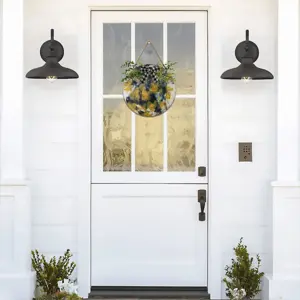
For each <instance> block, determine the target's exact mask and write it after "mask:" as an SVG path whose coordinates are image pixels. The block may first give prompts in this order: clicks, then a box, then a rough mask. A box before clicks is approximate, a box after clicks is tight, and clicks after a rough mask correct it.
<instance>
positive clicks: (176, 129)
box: [168, 99, 195, 172]
mask: <svg viewBox="0 0 300 300" xmlns="http://www.w3.org/2000/svg"><path fill="white" fill-rule="evenodd" d="M168 171H177V172H178V171H181V172H182V171H195V99H176V100H175V102H174V104H173V106H172V107H171V109H170V110H169V112H168Z"/></svg>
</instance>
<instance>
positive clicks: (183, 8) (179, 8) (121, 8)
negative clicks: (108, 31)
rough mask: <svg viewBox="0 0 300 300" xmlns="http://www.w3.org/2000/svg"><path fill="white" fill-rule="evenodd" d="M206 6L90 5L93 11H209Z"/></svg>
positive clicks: (208, 6)
mask: <svg viewBox="0 0 300 300" xmlns="http://www.w3.org/2000/svg"><path fill="white" fill-rule="evenodd" d="M209 8H210V5H205V6H89V9H90V10H91V11H207V10H208V9H209Z"/></svg>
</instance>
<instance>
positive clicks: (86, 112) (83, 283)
mask: <svg viewBox="0 0 300 300" xmlns="http://www.w3.org/2000/svg"><path fill="white" fill-rule="evenodd" d="M95 2H97V1H94V4H93V5H92V6H88V8H87V7H86V6H85V8H84V9H85V13H84V14H83V16H82V18H81V19H80V20H79V22H78V23H79V24H78V25H79V26H78V29H79V30H78V34H79V39H78V56H79V60H78V70H79V75H80V78H79V87H78V182H77V188H78V207H77V208H78V223H77V226H78V227H77V228H78V230H77V233H78V235H77V238H78V247H77V266H78V269H77V279H78V284H79V292H80V295H81V296H82V297H87V296H88V293H89V292H90V287H91V284H90V281H91V268H90V264H91V89H90V84H91V72H90V53H91V52H90V51H91V44H90V20H91V11H92V10H149V11H155V10H168V11H172V10H206V11H208V20H209V21H208V36H210V31H211V30H210V28H211V26H210V22H211V21H210V11H211V1H210V0H203V1H202V0H198V1H197V3H198V4H200V5H201V6H199V5H197V6H194V5H193V6H164V5H157V6H155V7H154V6H130V3H129V5H128V6H113V7H112V6H103V3H101V2H102V1H100V0H98V2H100V3H99V6H95V5H97V3H95ZM129 2H130V1H129ZM208 48H209V49H211V42H210V39H209V43H208ZM209 53H210V51H208V54H209ZM209 57H210V56H209ZM211 61H212V59H209V60H208V66H209V65H210V62H211ZM208 70H209V67H208ZM209 74H210V72H208V89H207V92H208V99H210V88H209V82H210V76H209ZM208 106H209V105H208ZM209 115H210V113H209ZM208 126H209V124H208ZM209 145H210V130H208V164H207V168H208V170H211V168H210V165H211V161H210V159H209V149H210V147H209ZM210 186H211V183H210V184H209V187H208V189H209V191H208V194H209V195H210ZM211 202H212V201H211V197H210V201H208V207H207V211H208V212H209V215H210V217H209V218H208V292H209V293H210V294H211V295H212V297H214V298H221V276H222V268H221V266H220V264H219V263H220V262H221V259H220V257H219V255H218V254H219V252H218V250H217V249H211V247H210V245H211V241H212V239H213V238H217V236H216V235H215V234H214V232H215V228H216V227H215V226H212V219H213V218H212V217H211V216H212V206H211ZM213 229H214V230H213ZM213 268H215V269H217V270H218V271H217V272H214V277H213V276H212V275H211V273H212V272H211V270H212V269H213ZM216 274H219V276H218V277H219V278H216Z"/></svg>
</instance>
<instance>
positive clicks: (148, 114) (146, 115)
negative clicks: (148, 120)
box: [144, 111, 152, 117]
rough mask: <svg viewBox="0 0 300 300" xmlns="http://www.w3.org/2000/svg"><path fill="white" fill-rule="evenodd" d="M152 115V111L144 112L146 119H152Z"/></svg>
mask: <svg viewBox="0 0 300 300" xmlns="http://www.w3.org/2000/svg"><path fill="white" fill-rule="evenodd" d="M151 116H152V113H151V112H150V111H145V112H144V117H151Z"/></svg>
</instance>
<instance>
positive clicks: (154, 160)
mask: <svg viewBox="0 0 300 300" xmlns="http://www.w3.org/2000/svg"><path fill="white" fill-rule="evenodd" d="M135 141H136V147H135V152H136V158H135V159H136V162H135V169H136V171H162V170H163V118H162V117H156V118H144V117H136V139H135Z"/></svg>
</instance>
